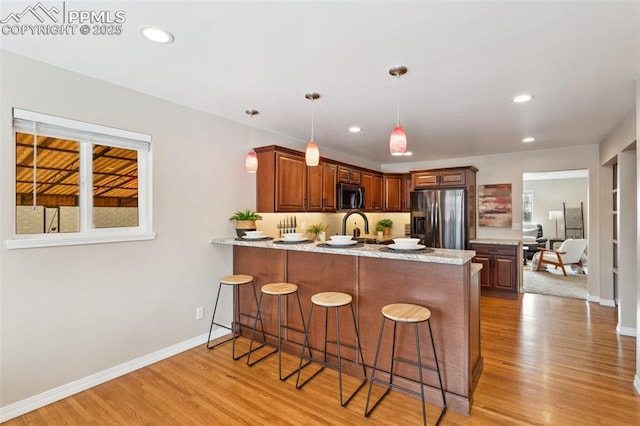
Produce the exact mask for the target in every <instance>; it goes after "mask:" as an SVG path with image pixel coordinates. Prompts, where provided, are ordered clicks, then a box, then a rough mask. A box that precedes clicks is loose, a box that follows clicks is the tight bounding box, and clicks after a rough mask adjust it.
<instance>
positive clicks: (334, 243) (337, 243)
mask: <svg viewBox="0 0 640 426" xmlns="http://www.w3.org/2000/svg"><path fill="white" fill-rule="evenodd" d="M326 243H327V244H329V245H330V246H352V245H354V244H358V241H356V240H350V241H331V240H329V241H326Z"/></svg>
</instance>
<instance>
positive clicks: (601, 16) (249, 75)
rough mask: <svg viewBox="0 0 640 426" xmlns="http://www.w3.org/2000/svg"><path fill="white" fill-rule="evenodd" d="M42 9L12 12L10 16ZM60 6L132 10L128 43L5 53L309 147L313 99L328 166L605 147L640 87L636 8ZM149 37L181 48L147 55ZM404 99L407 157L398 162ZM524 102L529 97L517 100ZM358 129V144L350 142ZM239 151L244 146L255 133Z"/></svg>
mask: <svg viewBox="0 0 640 426" xmlns="http://www.w3.org/2000/svg"><path fill="white" fill-rule="evenodd" d="M33 4H34V2H8V1H3V2H2V6H1V7H2V9H0V18H2V19H4V18H6V17H7V16H8V14H9V13H18V12H21V11H22V10H24V8H25V7H27V6H29V5H33ZM46 4H47V6H50V5H52V4H53V5H56V4H58V5H59V6H60V8H61V6H62V2H47V3H46ZM64 6H65V7H66V10H67V11H69V10H72V9H80V8H81V9H84V10H95V11H100V10H107V11H111V12H112V13H114V12H115V11H117V10H122V11H124V12H125V13H126V21H125V22H124V23H123V24H122V28H123V34H121V35H112V36H100V35H87V36H83V35H80V34H75V35H65V36H30V35H22V36H0V37H1V38H0V40H1V45H0V47H1V48H2V49H4V50H7V51H11V52H15V53H18V54H22V55H25V56H28V57H32V58H35V59H38V60H41V61H44V62H47V63H51V64H54V65H57V66H60V67H63V68H66V69H70V70H73V71H76V72H79V73H82V74H86V75H89V76H93V77H95V78H98V79H101V80H105V81H108V82H111V83H115V84H118V85H121V86H124V87H128V88H131V89H134V90H136V91H139V92H143V93H147V94H150V95H153V96H157V97H159V98H163V99H167V100H170V101H173V102H176V103H178V104H182V105H186V106H189V107H192V108H195V109H198V110H202V111H207V112H210V113H212V114H215V115H218V116H222V117H226V118H228V119H231V120H235V121H238V122H242V123H247V124H248V123H249V122H250V119H249V117H248V116H247V115H246V114H245V113H244V111H245V110H246V109H248V108H250V109H256V110H258V111H259V112H260V114H259V115H257V116H255V117H254V119H253V122H254V125H255V127H256V128H261V129H265V130H269V131H271V132H274V133H277V134H281V135H285V136H289V137H292V138H294V139H296V140H299V141H300V149H303V148H304V146H305V143H306V141H308V140H309V138H310V136H311V102H310V101H309V100H307V99H305V97H304V95H305V93H307V92H310V91H314V92H318V93H319V94H320V96H321V97H320V99H318V100H317V101H315V102H314V104H313V109H314V116H315V132H314V133H315V140H316V141H317V142H318V144H319V146H320V150H321V153H322V150H323V149H324V148H326V149H328V150H334V151H339V152H342V153H344V154H346V155H350V156H354V157H359V158H362V159H363V160H367V161H371V162H375V163H379V164H391V163H398V162H415V161H424V160H435V159H445V158H455V157H467V156H475V155H485V154H497V153H505V152H519V151H528V150H534V149H546V148H555V147H561V146H571V145H584V144H597V143H599V142H600V141H601V140H602V139H603V138H604V137H605V136H606V135H607V134H608V133H609V132H610V131H611V129H612V128H613V127H614V126H615V125H616V123H617V122H618V121H619V120H620V119H621V118H622V116H623V115H624V113H625V112H627V111H628V110H629V108H631V107H632V106H633V105H634V103H635V85H634V84H635V80H638V79H640V67H639V49H640V43H639V38H640V35H639V30H638V28H639V21H640V2H637V1H626V2H612V1H590V2H584V1H577V2H558V1H555V2H552V1H546V2H539V1H534V2H526V1H518V2H515V1H514V2H505V1H496V2H485V1H469V2H445V1H439V2H428V1H411V2H404V1H402V2H392V1H373V2H364V1H352V2H344V1H336V2H328V1H306V2H279V1H278V2H276V1H262V2H248V1H242V2H185V1H180V2H178V1H173V2H132V3H128V2H117V1H113V2H101V3H95V2H82V3H79V2H71V1H67V2H66V3H65V5H64ZM23 19H24V20H25V21H24V22H26V20H27V19H29V16H24V17H23ZM141 25H155V26H159V27H162V28H164V29H166V30H168V31H170V32H172V33H173V35H174V36H175V42H174V43H173V44H169V45H161V44H155V43H153V42H150V41H148V40H146V39H144V38H142V37H141V36H140V35H139V33H138V27H139V26H141ZM397 65H405V66H406V67H407V68H408V73H407V74H406V75H404V76H402V77H401V78H400V79H396V78H395V77H392V76H390V75H389V69H390V68H391V67H393V66H397ZM396 93H399V104H400V121H401V124H402V125H403V126H404V127H405V129H406V132H407V137H408V147H409V150H410V151H412V152H413V156H412V157H392V156H390V155H389V151H388V139H389V134H390V132H391V129H392V128H393V127H394V126H395V120H396ZM520 93H530V94H532V95H534V96H535V97H534V99H533V100H532V101H530V102H528V103H525V104H514V103H512V102H511V101H510V99H511V98H512V97H513V96H515V95H517V94H520ZM44 112H46V111H44ZM353 125H357V126H360V127H362V131H361V132H360V133H358V134H351V133H349V132H348V130H347V129H348V128H349V127H350V126H353ZM528 136H532V137H535V138H536V141H535V142H533V143H529V144H525V143H523V142H522V141H521V140H522V139H523V138H524V137H528ZM203 143H212V142H211V141H203ZM236 143H238V144H246V146H247V148H249V133H248V132H247V140H246V141H243V140H239V141H236ZM255 144H256V145H260V140H259V137H257V138H256V141H255Z"/></svg>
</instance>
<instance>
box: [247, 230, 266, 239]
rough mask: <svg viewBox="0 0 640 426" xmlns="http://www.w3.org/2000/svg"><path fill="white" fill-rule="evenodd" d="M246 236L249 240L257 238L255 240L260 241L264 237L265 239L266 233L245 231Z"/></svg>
mask: <svg viewBox="0 0 640 426" xmlns="http://www.w3.org/2000/svg"><path fill="white" fill-rule="evenodd" d="M244 235H245V236H246V237H247V238H255V239H258V238H262V237H264V232H262V231H245V233H244Z"/></svg>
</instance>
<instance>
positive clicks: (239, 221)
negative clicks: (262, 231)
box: [229, 209, 262, 237]
mask: <svg viewBox="0 0 640 426" xmlns="http://www.w3.org/2000/svg"><path fill="white" fill-rule="evenodd" d="M261 219H262V216H260V215H259V214H258V213H256V212H252V211H251V210H249V209H246V210H245V211H242V210H238V211H237V212H236V214H234V215H233V216H231V217H230V218H229V220H235V221H236V234H238V237H242V236H243V235H245V232H246V231H255V230H256V220H261Z"/></svg>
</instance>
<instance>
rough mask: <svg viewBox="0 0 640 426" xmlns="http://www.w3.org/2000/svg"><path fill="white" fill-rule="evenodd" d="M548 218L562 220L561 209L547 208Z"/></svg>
mask: <svg viewBox="0 0 640 426" xmlns="http://www.w3.org/2000/svg"><path fill="white" fill-rule="evenodd" d="M549 220H562V210H549Z"/></svg>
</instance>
